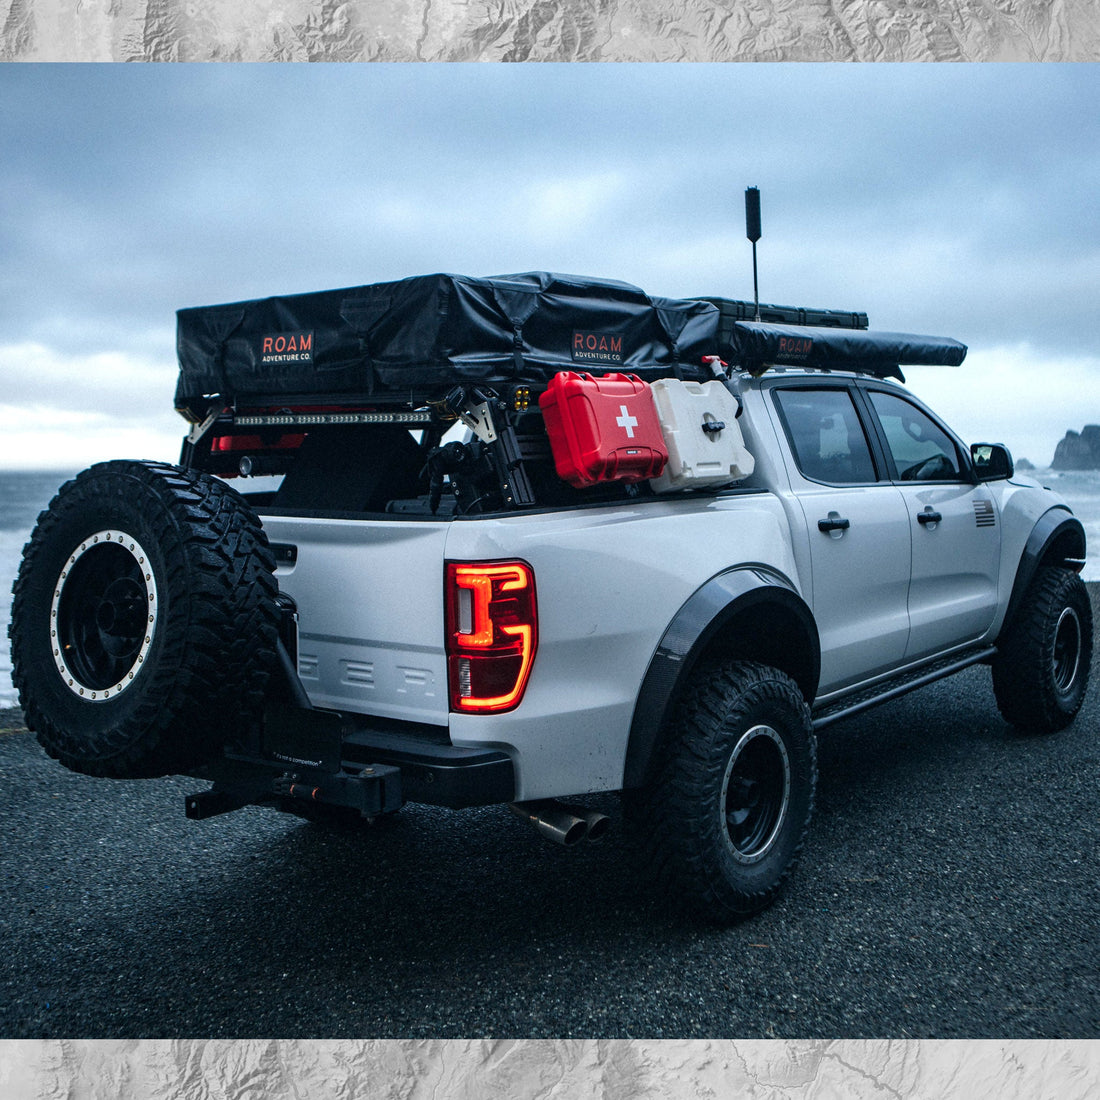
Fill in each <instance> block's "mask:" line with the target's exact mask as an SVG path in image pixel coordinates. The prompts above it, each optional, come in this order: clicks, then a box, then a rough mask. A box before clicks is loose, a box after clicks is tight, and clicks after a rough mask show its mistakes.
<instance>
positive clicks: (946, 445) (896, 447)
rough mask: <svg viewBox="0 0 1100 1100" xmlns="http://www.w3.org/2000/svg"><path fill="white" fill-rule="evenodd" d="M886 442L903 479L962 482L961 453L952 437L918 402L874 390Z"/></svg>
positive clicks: (876, 406)
mask: <svg viewBox="0 0 1100 1100" xmlns="http://www.w3.org/2000/svg"><path fill="white" fill-rule="evenodd" d="M867 396H868V397H870V399H871V404H872V405H874V407H875V412H876V413H878V418H879V423H880V424H882V431H883V434H884V435H885V436H886V445H887V447H889V449H890V454H891V455H892V456H893V459H894V465H895V466H896V467H897V471H898V478H899V479H900V480H901V481H958V480H960V476H961V475H960V473H959V470H960V466H959V454H958V451H957V450H956V448H955V444H954V443H953V442H952V440H951V437H950V436H949V435H948V434H947V433H946V432H945V431H944V430H943V429H942V428H941V427H940V426H939V425H938V424H937V423H936V422H935V421H934V420H932V419H931V417H929V416H927V415H926V414H925V413H923V412H921V410H920V409H918V408H917V407H916V405H911V404H910V403H909V402H908V401H905V400H903V399H902V398H900V397H896V396H894V394H892V393H882V392H881V391H878V390H871V391H870V392H869V393H868V395H867Z"/></svg>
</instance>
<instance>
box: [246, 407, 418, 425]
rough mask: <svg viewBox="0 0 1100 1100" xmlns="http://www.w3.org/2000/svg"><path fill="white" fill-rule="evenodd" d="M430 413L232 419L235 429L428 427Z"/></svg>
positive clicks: (260, 415)
mask: <svg viewBox="0 0 1100 1100" xmlns="http://www.w3.org/2000/svg"><path fill="white" fill-rule="evenodd" d="M431 422H432V414H431V413H430V412H429V411H428V410H427V409H418V410H416V411H414V412H346V413H257V414H255V415H248V416H234V417H233V426H234V427H235V428H280V427H291V428H308V427H314V426H316V425H318V424H410V425H414V426H419V427H427V425H429V424H430V423H431Z"/></svg>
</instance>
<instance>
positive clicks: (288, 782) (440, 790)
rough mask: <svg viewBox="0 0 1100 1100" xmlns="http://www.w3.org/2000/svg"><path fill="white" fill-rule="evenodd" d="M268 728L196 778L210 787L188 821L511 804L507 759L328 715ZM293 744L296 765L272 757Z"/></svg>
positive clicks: (294, 713)
mask: <svg viewBox="0 0 1100 1100" xmlns="http://www.w3.org/2000/svg"><path fill="white" fill-rule="evenodd" d="M269 719H270V720H269V722H268V723H267V728H266V731H265V734H264V736H263V739H262V743H261V744H258V745H256V746H255V747H254V749H253V750H252V751H249V752H246V753H234V752H227V753H226V754H225V756H224V758H223V759H221V760H219V761H216V762H215V763H213V764H211V765H209V766H208V767H207V768H205V769H203V771H202V772H201V773H196V778H202V779H205V780H207V781H212V782H213V784H214V785H213V787H212V788H211V789H210V790H208V791H204V792H201V793H199V794H195V795H190V796H188V798H187V800H186V812H187V816H188V817H189V818H191V819H192V820H196V821H197V820H202V819H204V818H207V817H214V816H216V815H218V814H222V813H229V812H231V811H233V810H237V809H240V808H242V807H244V806H250V805H264V804H275V805H277V806H283V807H284V808H285V807H286V806H287V804H288V803H289V804H293V803H295V802H301V801H304V802H311V803H313V804H315V805H327V806H339V807H344V808H347V809H353V810H358V811H359V812H360V813H361V814H362V816H363V817H378V816H380V815H382V814H386V813H392V812H394V811H395V810H398V809H400V808H401V806H402V805H403V804H404V803H405V802H422V803H426V804H428V805H435V806H445V807H448V808H450V809H466V808H468V807H471V806H486V805H492V804H495V803H501V802H510V801H512V800H513V798H514V797H515V772H514V768H513V764H512V760H511V757H509V756H508V754H507V753H504V752H501V751H500V750H498V749H491V748H468V747H465V746H461V745H451V744H447V743H442V742H440V741H439V740H438V730H437V729H435V728H434V727H430V726H420V725H417V724H415V723H409V722H384V721H382V722H375V723H372V724H371V725H370V726H362V725H357V726H356V727H354V728H351V729H349V728H348V727H347V725H346V723H345V721H344V720H343V719H342V717H341V716H340V715H337V714H335V713H334V712H331V711H322V710H302V709H298V708H288V709H284V710H282V711H280V712H279V713H278V715H277V716H276V714H274V713H270V714H269ZM295 738H297V740H296V745H297V752H298V756H297V757H296V758H292V757H291V756H290V755H289V754H287V753H283V752H280V751H279V748H278V746H280V745H281V744H284V743H285V742H291V743H295Z"/></svg>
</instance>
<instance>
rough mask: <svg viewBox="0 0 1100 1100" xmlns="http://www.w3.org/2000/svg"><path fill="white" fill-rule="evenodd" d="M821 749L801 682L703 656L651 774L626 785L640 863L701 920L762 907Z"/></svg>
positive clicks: (796, 833)
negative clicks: (638, 786)
mask: <svg viewBox="0 0 1100 1100" xmlns="http://www.w3.org/2000/svg"><path fill="white" fill-rule="evenodd" d="M816 782H817V754H816V742H815V740H814V734H813V727H812V725H811V722H810V712H809V708H808V707H807V706H806V703H805V701H804V700H803V698H802V694H801V692H800V691H799V690H798V687H797V685H796V684H795V683H794V681H793V680H791V679H790V677H788V676H786V675H785V674H784V673H782V672H779V671H777V670H775V669H772V668H767V667H765V666H763V665H757V664H752V663H749V662H735V663H730V664H726V665H709V666H704V667H703V668H702V669H700V670H699V671H698V672H697V673H696V675H695V676H694V677H693V681H692V684H691V687H690V688H689V690H688V692H687V693H686V697H685V699H684V701H683V702H682V703H681V705H680V707H679V708H678V711H677V713H676V715H675V717H674V718H673V720H672V721H671V722H670V724H669V728H668V731H667V736H666V740H665V742H664V744H663V746H662V749H661V753H660V757H659V760H658V761H657V767H656V770H655V774H654V777H653V779H652V780H651V781H650V782H649V783H648V785H647V786H646V787H645V788H643V789H642V790H640V791H636V792H629V794H628V799H627V809H628V813H629V814H630V816H631V817H632V818H633V820H634V821H635V823H636V825H637V827H638V829H639V830H640V831H641V835H642V840H641V843H642V847H643V851H644V854H645V862H646V865H647V870H648V871H649V872H650V873H651V874H652V875H653V876H654V877H655V878H656V880H657V881H658V883H659V884H660V886H661V887H662V888H663V889H664V891H665V892H667V893H668V894H669V896H670V897H673V898H675V899H677V900H680V901H682V902H684V903H686V904H687V906H688V907H689V908H691V909H693V910H694V911H695V912H697V913H698V914H700V915H701V916H703V917H704V918H706V919H708V920H712V921H715V922H717V923H727V922H729V921H732V920H735V919H737V918H740V917H745V916H748V915H750V914H752V913H756V912H758V911H759V910H761V909H763V908H765V907H766V906H767V905H769V904H771V902H772V901H773V900H774V899H775V897H776V896H777V895H778V893H779V891H780V889H781V887H782V885H783V882H784V881H785V880H786V878H787V876H788V875H789V874H790V871H791V868H792V866H793V864H794V861H795V858H796V856H797V855H798V852H799V850H800V849H801V846H802V841H803V838H804V836H805V833H806V829H807V826H808V824H809V820H810V816H811V814H812V812H813V804H814V792H815V787H816Z"/></svg>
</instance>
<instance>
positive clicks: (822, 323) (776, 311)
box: [702, 296, 867, 347]
mask: <svg viewBox="0 0 1100 1100" xmlns="http://www.w3.org/2000/svg"><path fill="white" fill-rule="evenodd" d="M702 300H703V301H704V302H711V303H712V304H713V305H715V306H716V307H717V308H718V315H719V320H718V337H719V339H720V340H721V341H722V345H723V347H728V346H729V344H730V343H731V342H732V340H733V332H734V325H735V324H736V323H737V322H738V321H755V320H757V318H756V306H755V305H754V303H752V302H745V301H741V300H739V299H736V298H711V297H707V296H704V297H703V299H702ZM759 320H761V321H763V322H765V323H771V324H776V325H813V326H815V327H818V328H850V329H865V328H866V327H867V314H866V313H854V312H850V311H848V310H842V309H806V308H804V307H802V306H776V305H767V304H765V303H764V302H761V303H760V317H759Z"/></svg>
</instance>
